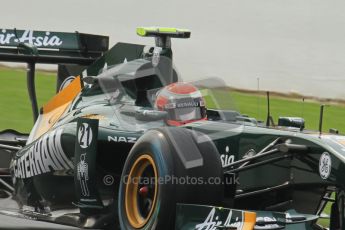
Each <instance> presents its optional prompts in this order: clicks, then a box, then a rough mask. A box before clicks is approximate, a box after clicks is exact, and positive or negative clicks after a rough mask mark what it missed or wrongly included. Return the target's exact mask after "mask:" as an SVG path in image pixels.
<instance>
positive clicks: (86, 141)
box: [78, 123, 92, 149]
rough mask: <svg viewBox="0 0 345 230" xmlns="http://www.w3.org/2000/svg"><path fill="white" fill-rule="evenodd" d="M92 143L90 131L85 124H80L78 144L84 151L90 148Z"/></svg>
mask: <svg viewBox="0 0 345 230" xmlns="http://www.w3.org/2000/svg"><path fill="white" fill-rule="evenodd" d="M91 141H92V129H91V127H90V126H89V124H87V123H82V124H81V126H80V127H79V130H78V143H79V145H80V147H81V148H83V149H85V148H87V147H89V146H90V144H91Z"/></svg>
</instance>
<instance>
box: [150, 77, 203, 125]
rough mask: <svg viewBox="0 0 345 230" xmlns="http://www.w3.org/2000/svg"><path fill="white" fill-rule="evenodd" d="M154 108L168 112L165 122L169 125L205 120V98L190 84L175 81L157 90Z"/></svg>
mask: <svg viewBox="0 0 345 230" xmlns="http://www.w3.org/2000/svg"><path fill="white" fill-rule="evenodd" d="M155 108H156V109H158V110H160V111H166V112H167V113H168V116H167V120H166V122H167V123H168V125H171V126H180V125H184V124H187V123H191V122H195V121H200V120H206V106H205V100H204V98H203V97H202V95H201V92H200V91H199V90H198V89H197V88H196V87H195V86H193V85H192V84H190V83H184V82H177V83H172V84H170V85H167V86H165V87H164V88H162V89H161V90H160V91H158V92H157V97H156V101H155Z"/></svg>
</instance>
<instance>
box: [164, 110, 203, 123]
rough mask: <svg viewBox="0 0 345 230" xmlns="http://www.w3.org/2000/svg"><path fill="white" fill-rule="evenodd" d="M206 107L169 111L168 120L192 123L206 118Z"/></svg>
mask: <svg viewBox="0 0 345 230" xmlns="http://www.w3.org/2000/svg"><path fill="white" fill-rule="evenodd" d="M205 116H206V109H205V107H182V108H175V109H169V110H168V120H174V121H191V120H200V119H202V118H205Z"/></svg>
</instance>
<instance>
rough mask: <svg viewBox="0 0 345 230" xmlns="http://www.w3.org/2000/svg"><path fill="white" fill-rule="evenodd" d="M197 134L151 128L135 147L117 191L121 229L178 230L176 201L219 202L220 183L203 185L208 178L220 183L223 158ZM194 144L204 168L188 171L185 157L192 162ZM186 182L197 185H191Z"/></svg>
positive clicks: (212, 203)
mask: <svg viewBox="0 0 345 230" xmlns="http://www.w3.org/2000/svg"><path fill="white" fill-rule="evenodd" d="M195 134H196V133H193V132H192V131H190V130H187V129H183V128H172V127H170V128H161V129H158V130H150V131H148V132H147V133H145V135H143V136H142V137H141V138H140V139H139V140H138V141H137V143H136V144H135V145H134V146H133V148H132V150H131V152H130V153H129V155H128V157H127V160H126V163H125V165H124V168H123V172H122V177H121V178H122V180H121V183H120V188H119V202H118V208H119V220H120V225H121V229H131V230H132V229H174V220H175V210H176V204H177V203H194V204H208V205H220V204H221V202H222V200H223V190H224V189H223V185H222V183H218V184H216V185H215V184H212V185H211V184H207V183H204V182H207V181H208V178H210V177H214V178H219V179H221V180H222V177H223V175H222V167H221V162H220V158H219V154H218V152H217V150H216V148H215V146H214V144H213V143H212V141H211V140H209V139H207V138H208V137H207V136H205V135H203V134H198V136H199V137H200V135H202V137H203V138H204V140H205V139H206V140H207V141H203V142H201V143H197V140H196V135H195ZM191 145H194V150H193V151H197V152H199V154H200V156H201V158H202V164H200V165H198V166H195V167H186V164H184V160H183V159H184V157H183V156H182V157H181V154H185V155H184V156H185V158H188V154H191V153H189V152H188V151H187V150H191ZM192 149H193V148H192ZM188 178H198V183H197V184H195V183H193V184H189V183H187V180H186V179H188ZM182 179H184V180H182ZM201 179H202V180H201ZM181 182H184V183H181ZM202 182H203V183H202Z"/></svg>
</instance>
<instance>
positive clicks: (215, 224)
mask: <svg viewBox="0 0 345 230" xmlns="http://www.w3.org/2000/svg"><path fill="white" fill-rule="evenodd" d="M215 214H216V208H212V210H211V212H210V213H209V214H208V216H207V217H206V219H205V221H204V222H203V223H201V224H197V225H195V229H196V230H216V229H219V228H224V229H225V228H235V229H242V225H243V222H242V220H243V213H242V217H241V218H239V217H236V218H233V216H232V210H230V211H229V214H228V216H227V218H226V220H225V221H222V220H220V219H219V216H216V215H215Z"/></svg>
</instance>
